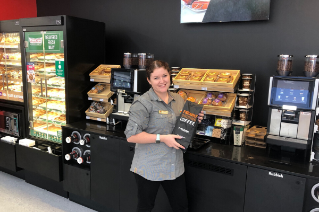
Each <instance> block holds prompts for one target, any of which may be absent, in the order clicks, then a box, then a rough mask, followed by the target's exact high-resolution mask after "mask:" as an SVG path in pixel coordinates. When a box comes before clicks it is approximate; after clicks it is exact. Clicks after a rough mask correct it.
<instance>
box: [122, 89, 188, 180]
mask: <svg viewBox="0 0 319 212" xmlns="http://www.w3.org/2000/svg"><path fill="white" fill-rule="evenodd" d="M168 94H169V98H168V104H166V103H165V102H164V101H163V100H162V99H160V98H159V97H158V96H157V94H156V93H155V92H154V90H153V88H151V89H150V90H149V91H147V92H146V93H144V94H143V95H142V96H140V97H139V98H138V99H137V100H136V101H134V102H133V104H132V105H131V108H130V111H129V121H128V123H127V126H126V130H125V132H124V133H125V135H126V138H129V137H131V136H132V135H136V134H139V133H141V132H143V131H144V132H147V133H150V134H160V135H167V134H171V133H172V131H173V129H174V127H175V123H176V119H177V117H179V116H180V113H181V110H182V109H183V106H184V100H183V99H182V97H181V96H180V95H179V94H176V93H171V92H168ZM130 170H131V171H132V172H135V173H137V174H139V175H141V176H142V177H144V178H146V179H148V180H152V181H162V180H173V179H176V178H177V177H179V176H180V175H182V174H183V173H184V162H183V152H182V151H181V150H180V149H175V148H173V147H168V146H167V145H166V144H165V143H159V144H157V143H155V141H154V143H148V144H136V146H135V153H134V158H133V161H132V165H131V169H130Z"/></svg>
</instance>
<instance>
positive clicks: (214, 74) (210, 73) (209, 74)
mask: <svg viewBox="0 0 319 212" xmlns="http://www.w3.org/2000/svg"><path fill="white" fill-rule="evenodd" d="M207 75H208V76H216V77H217V76H218V72H208V73H207Z"/></svg>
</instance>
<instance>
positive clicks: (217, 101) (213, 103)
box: [212, 99, 223, 106]
mask: <svg viewBox="0 0 319 212" xmlns="http://www.w3.org/2000/svg"><path fill="white" fill-rule="evenodd" d="M212 105H213V106H222V105H223V102H222V101H221V100H219V99H215V100H214V101H213V102H212Z"/></svg>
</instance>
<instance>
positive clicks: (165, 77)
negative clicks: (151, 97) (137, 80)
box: [147, 67, 171, 94]
mask: <svg viewBox="0 0 319 212" xmlns="http://www.w3.org/2000/svg"><path fill="white" fill-rule="evenodd" d="M147 81H148V82H149V83H150V84H151V86H152V87H153V89H154V91H155V93H158V94H164V93H167V90H168V88H169V86H170V84H171V82H170V75H169V73H168V71H167V70H166V69H164V68H163V67H161V68H156V69H154V71H153V73H151V75H150V79H147Z"/></svg>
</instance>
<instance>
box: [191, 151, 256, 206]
mask: <svg viewBox="0 0 319 212" xmlns="http://www.w3.org/2000/svg"><path fill="white" fill-rule="evenodd" d="M185 156H186V158H185V168H186V184H187V193H188V201H189V211H190V212H199V211H200V212H211V211H216V212H217V211H218V212H230V211H231V212H242V211H243V208H244V201H245V198H244V197H245V182H246V171H247V166H244V165H239V164H235V163H228V162H224V161H221V160H216V159H213V158H208V157H202V156H198V155H192V154H186V155H185ZM255 212H256V211H255Z"/></svg>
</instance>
